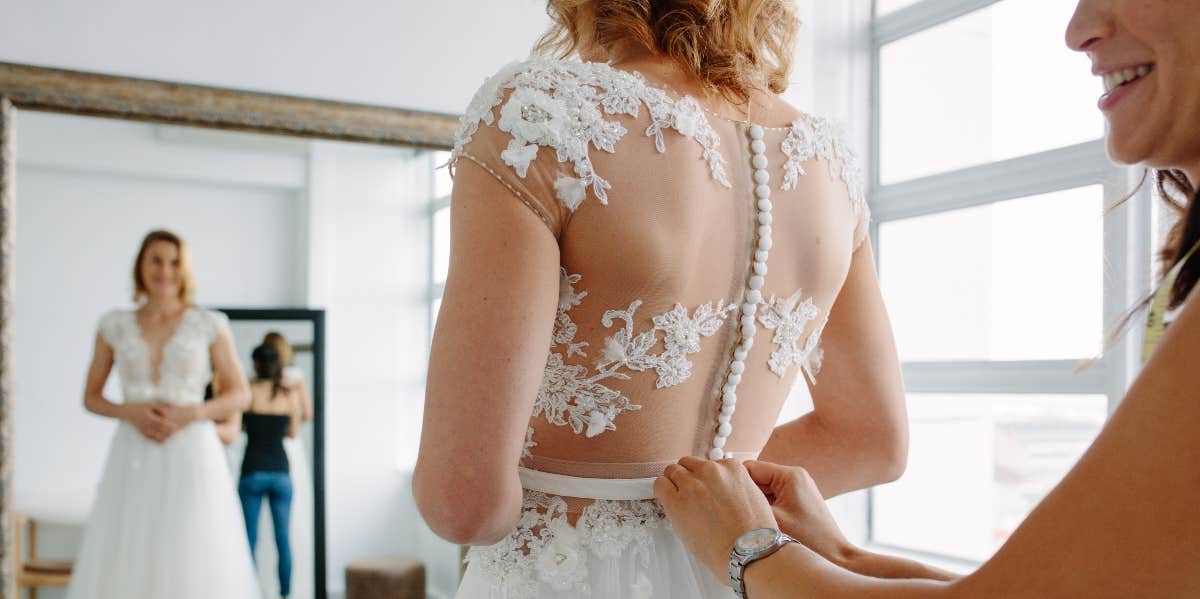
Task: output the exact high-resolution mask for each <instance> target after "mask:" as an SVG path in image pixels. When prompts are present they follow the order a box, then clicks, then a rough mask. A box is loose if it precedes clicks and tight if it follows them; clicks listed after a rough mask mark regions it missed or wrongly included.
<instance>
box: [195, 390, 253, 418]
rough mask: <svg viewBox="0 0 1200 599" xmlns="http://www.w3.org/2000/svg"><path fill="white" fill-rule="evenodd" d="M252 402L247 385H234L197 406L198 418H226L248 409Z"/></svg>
mask: <svg viewBox="0 0 1200 599" xmlns="http://www.w3.org/2000/svg"><path fill="white" fill-rule="evenodd" d="M249 404H250V392H249V390H248V389H246V388H245V387H234V388H231V389H229V390H228V391H225V392H223V393H221V394H219V395H217V396H216V397H213V398H212V399H210V400H208V401H206V402H204V403H203V404H200V405H199V406H197V407H196V418H195V419H196V420H217V421H220V420H225V419H226V418H229V417H230V416H233V415H234V414H237V413H239V412H244V411H246V408H248V407H249Z"/></svg>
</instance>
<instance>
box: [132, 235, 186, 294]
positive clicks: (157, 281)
mask: <svg viewBox="0 0 1200 599" xmlns="http://www.w3.org/2000/svg"><path fill="white" fill-rule="evenodd" d="M141 269H142V284H143V285H145V286H146V291H147V292H148V293H149V295H150V297H153V298H175V297H178V296H179V288H180V286H181V285H182V279H181V272H180V258H179V248H178V247H176V246H175V244H173V243H171V242H169V241H154V242H151V243H150V245H149V247H147V248H146V253H145V254H144V255H143V256H142V263H141Z"/></svg>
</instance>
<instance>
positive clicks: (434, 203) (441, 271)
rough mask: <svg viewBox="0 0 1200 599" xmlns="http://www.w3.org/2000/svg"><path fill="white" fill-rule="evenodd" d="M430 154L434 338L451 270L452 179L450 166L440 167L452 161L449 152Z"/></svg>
mask: <svg viewBox="0 0 1200 599" xmlns="http://www.w3.org/2000/svg"><path fill="white" fill-rule="evenodd" d="M430 157H431V161H432V164H431V165H430V167H431V168H434V169H437V170H435V171H434V177H433V190H432V193H431V197H432V199H431V200H430V202H429V227H430V229H429V240H430V251H429V257H430V262H429V335H430V338H431V339H432V336H433V326H434V325H435V324H436V323H437V316H438V311H439V310H440V309H441V307H442V294H443V293H444V292H445V289H446V274H447V272H449V270H450V190H451V187H452V186H453V181H452V180H451V178H450V169H449V168H439V167H442V165H444V164H446V163H447V162H448V161H449V160H450V153H449V152H432V153H431V154H430Z"/></svg>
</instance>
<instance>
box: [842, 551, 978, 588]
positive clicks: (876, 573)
mask: <svg viewBox="0 0 1200 599" xmlns="http://www.w3.org/2000/svg"><path fill="white" fill-rule="evenodd" d="M838 565H839V566H841V567H843V568H845V569H847V570H850V571H851V572H855V573H858V574H862V575H863V576H870V577H872V578H887V579H919V580H938V581H942V582H951V581H954V580H958V579H959V578H960V576H959V575H958V574H954V573H952V572H947V571H945V570H942V569H939V568H934V567H933V566H929V565H926V564H922V563H920V562H917V561H914V560H910V559H904V558H901V557H896V556H892V555H883V554H879V553H871V552H870V551H864V550H862V549H858V548H853V549H851V550H849V551H847V552H846V554H845V555H844V556H843V558H842V559H841V560H838Z"/></svg>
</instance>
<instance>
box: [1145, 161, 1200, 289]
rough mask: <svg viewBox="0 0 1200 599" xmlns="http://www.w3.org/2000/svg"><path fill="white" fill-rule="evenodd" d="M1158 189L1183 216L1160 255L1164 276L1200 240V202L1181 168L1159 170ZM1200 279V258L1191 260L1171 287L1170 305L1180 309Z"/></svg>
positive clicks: (1167, 202) (1156, 174)
mask: <svg viewBox="0 0 1200 599" xmlns="http://www.w3.org/2000/svg"><path fill="white" fill-rule="evenodd" d="M1155 180H1156V181H1157V183H1158V192H1159V195H1160V196H1162V198H1163V201H1164V202H1166V204H1167V205H1168V206H1170V207H1171V209H1172V210H1174V211H1175V213H1176V214H1177V215H1178V216H1179V220H1178V221H1176V223H1175V225H1174V226H1173V227H1171V231H1170V233H1168V234H1167V240H1166V243H1164V244H1163V248H1162V250H1161V252H1159V256H1160V257H1161V259H1162V267H1163V272H1162V274H1163V275H1166V273H1168V272H1170V271H1171V269H1172V268H1175V266H1176V265H1178V264H1179V261H1180V260H1182V259H1183V257H1184V256H1186V255H1187V253H1188V252H1189V251H1191V249H1192V248H1193V247H1195V245H1196V243H1197V242H1200V202H1197V201H1196V197H1197V196H1196V189H1195V187H1194V186H1193V185H1192V184H1191V182H1189V181H1188V178H1187V175H1185V174H1184V173H1183V171H1178V170H1162V171H1157V172H1156V173H1155ZM1197 281H1200V260H1188V262H1187V264H1185V265H1184V266H1183V269H1182V270H1180V271H1179V278H1177V279H1176V280H1175V286H1174V287H1172V288H1171V299H1170V303H1169V307H1170V308H1177V307H1179V306H1180V305H1182V304H1183V302H1184V301H1185V300H1186V299H1187V297H1188V294H1189V293H1191V291H1192V288H1193V287H1195V286H1196V282H1197Z"/></svg>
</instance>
